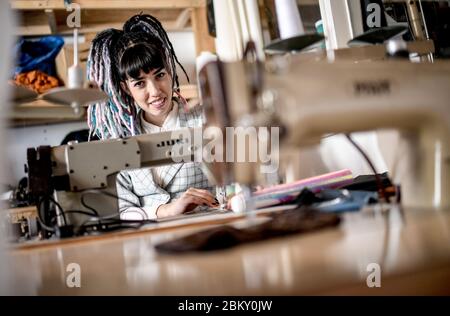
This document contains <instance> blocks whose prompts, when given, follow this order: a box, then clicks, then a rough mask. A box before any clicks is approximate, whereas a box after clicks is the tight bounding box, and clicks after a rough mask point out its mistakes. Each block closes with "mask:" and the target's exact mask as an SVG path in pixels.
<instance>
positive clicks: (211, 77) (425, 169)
mask: <svg viewBox="0 0 450 316" xmlns="http://www.w3.org/2000/svg"><path fill="white" fill-rule="evenodd" d="M200 83H201V84H202V87H203V91H202V95H203V96H204V106H205V111H206V117H207V124H208V125H209V126H211V125H214V126H216V127H218V128H220V129H224V128H225V127H226V126H241V127H251V126H279V127H280V135H281V139H280V141H281V144H282V147H283V146H284V147H289V146H294V147H299V146H300V147H301V146H310V145H313V144H318V143H319V142H320V140H321V138H322V136H324V135H326V134H328V133H351V132H356V131H367V130H374V129H383V128H391V129H396V130H399V131H400V132H401V136H402V138H403V140H404V141H405V142H406V144H407V148H408V155H407V156H405V157H404V161H403V162H401V163H404V164H405V165H406V166H407V167H406V169H405V172H403V174H402V175H401V179H394V180H396V181H398V182H399V183H400V184H401V187H402V204H403V205H405V206H408V207H431V208H445V207H448V206H449V204H450V194H449V193H450V186H449V185H450V184H449V176H450V169H449V163H450V156H449V154H450V153H449V144H450V143H449V136H450V90H449V87H450V63H448V62H437V63H435V64H428V63H427V64H413V63H410V62H408V61H381V62H370V63H351V62H335V63H325V62H316V63H311V62H310V63H304V62H301V61H297V60H296V59H295V56H294V57H292V56H291V58H290V59H286V58H279V59H273V60H271V61H268V62H266V63H265V64H264V65H263V64H261V63H259V62H257V61H250V62H249V61H243V62H236V63H210V64H208V65H206V67H205V68H204V70H203V71H202V72H201V74H200ZM229 145H230V144H229V143H227V142H224V143H223V146H224V148H223V149H222V150H223V152H225V151H226V150H227V148H226V147H227V146H229ZM239 150H242V148H239ZM208 167H209V169H210V173H211V174H213V175H214V177H213V178H214V179H216V180H217V181H219V183H226V182H228V181H236V182H239V183H242V184H249V185H251V184H254V183H255V182H256V181H255V179H256V178H257V177H258V173H259V171H258V169H257V168H255V167H257V164H248V163H243V164H237V163H234V164H227V163H221V164H217V163H215V164H208Z"/></svg>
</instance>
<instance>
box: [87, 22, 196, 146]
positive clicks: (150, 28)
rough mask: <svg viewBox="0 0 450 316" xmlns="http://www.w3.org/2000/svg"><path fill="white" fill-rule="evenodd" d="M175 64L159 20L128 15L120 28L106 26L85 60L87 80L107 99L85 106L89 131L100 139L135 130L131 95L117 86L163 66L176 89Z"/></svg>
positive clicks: (135, 109)
mask: <svg viewBox="0 0 450 316" xmlns="http://www.w3.org/2000/svg"><path fill="white" fill-rule="evenodd" d="M177 64H178V65H179V66H180V67H181V69H182V70H183V72H184V74H185V75H186V78H187V79H188V81H189V78H188V76H187V74H186V71H185V70H184V68H183V66H182V65H181V64H180V63H179V61H178V59H177V56H176V55H175V51H174V49H173V46H172V43H171V42H170V40H169V38H168V36H167V33H166V32H165V31H164V29H163V27H162V26H161V23H160V22H159V21H158V20H157V19H156V18H154V17H153V16H151V15H148V14H138V15H135V16H133V17H131V18H130V19H129V20H128V21H127V22H125V24H124V26H123V30H116V29H112V28H111V29H107V30H105V31H103V32H101V33H99V34H97V36H96V37H95V38H94V40H93V41H92V45H91V50H90V52H89V58H88V63H87V69H88V79H89V80H91V81H93V82H95V83H96V84H97V85H98V86H99V87H100V89H102V90H103V91H105V92H106V93H107V94H108V96H109V98H108V100H107V101H103V102H99V103H94V104H91V105H90V106H89V108H88V125H89V129H90V134H94V135H97V136H98V137H99V138H100V139H108V138H116V137H127V136H132V135H134V134H135V131H136V129H138V128H139V127H138V120H137V112H138V108H137V107H136V105H135V103H134V100H133V98H132V97H131V96H130V95H129V94H127V93H126V91H124V90H123V89H122V87H121V84H120V83H121V82H123V81H125V80H126V79H127V78H130V77H131V78H137V77H138V76H139V74H140V72H141V70H142V71H144V73H148V72H149V71H151V70H153V69H160V68H165V69H166V70H167V71H168V72H169V73H170V75H171V77H172V88H173V90H174V91H178V89H179V81H178V76H177V73H176V65H177Z"/></svg>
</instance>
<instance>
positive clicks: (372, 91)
mask: <svg viewBox="0 0 450 316" xmlns="http://www.w3.org/2000/svg"><path fill="white" fill-rule="evenodd" d="M353 87H354V92H355V94H356V95H357V96H360V95H369V96H370V95H373V96H378V95H383V94H389V93H391V83H390V82H389V81H388V80H373V81H356V82H355V83H354V85H353Z"/></svg>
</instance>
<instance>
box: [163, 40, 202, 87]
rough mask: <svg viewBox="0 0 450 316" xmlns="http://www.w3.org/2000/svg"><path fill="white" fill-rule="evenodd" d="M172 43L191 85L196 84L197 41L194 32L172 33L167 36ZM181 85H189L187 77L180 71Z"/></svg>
mask: <svg viewBox="0 0 450 316" xmlns="http://www.w3.org/2000/svg"><path fill="white" fill-rule="evenodd" d="M167 35H168V36H169V39H170V41H171V42H172V45H173V49H174V50H175V54H176V55H177V57H178V60H179V61H180V63H181V64H182V65H183V67H184V69H185V70H186V72H187V74H188V76H189V79H190V81H191V83H196V76H195V58H196V51H195V39H194V33H193V32H170V33H168V34H167ZM177 72H178V79H179V80H180V84H187V80H186V77H185V76H184V74H183V71H182V70H181V69H178V71H177Z"/></svg>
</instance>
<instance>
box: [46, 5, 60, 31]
mask: <svg viewBox="0 0 450 316" xmlns="http://www.w3.org/2000/svg"><path fill="white" fill-rule="evenodd" d="M45 15H46V16H47V20H48V25H49V27H50V32H52V34H57V33H58V27H57V25H56V17H55V11H54V10H52V9H45Z"/></svg>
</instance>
